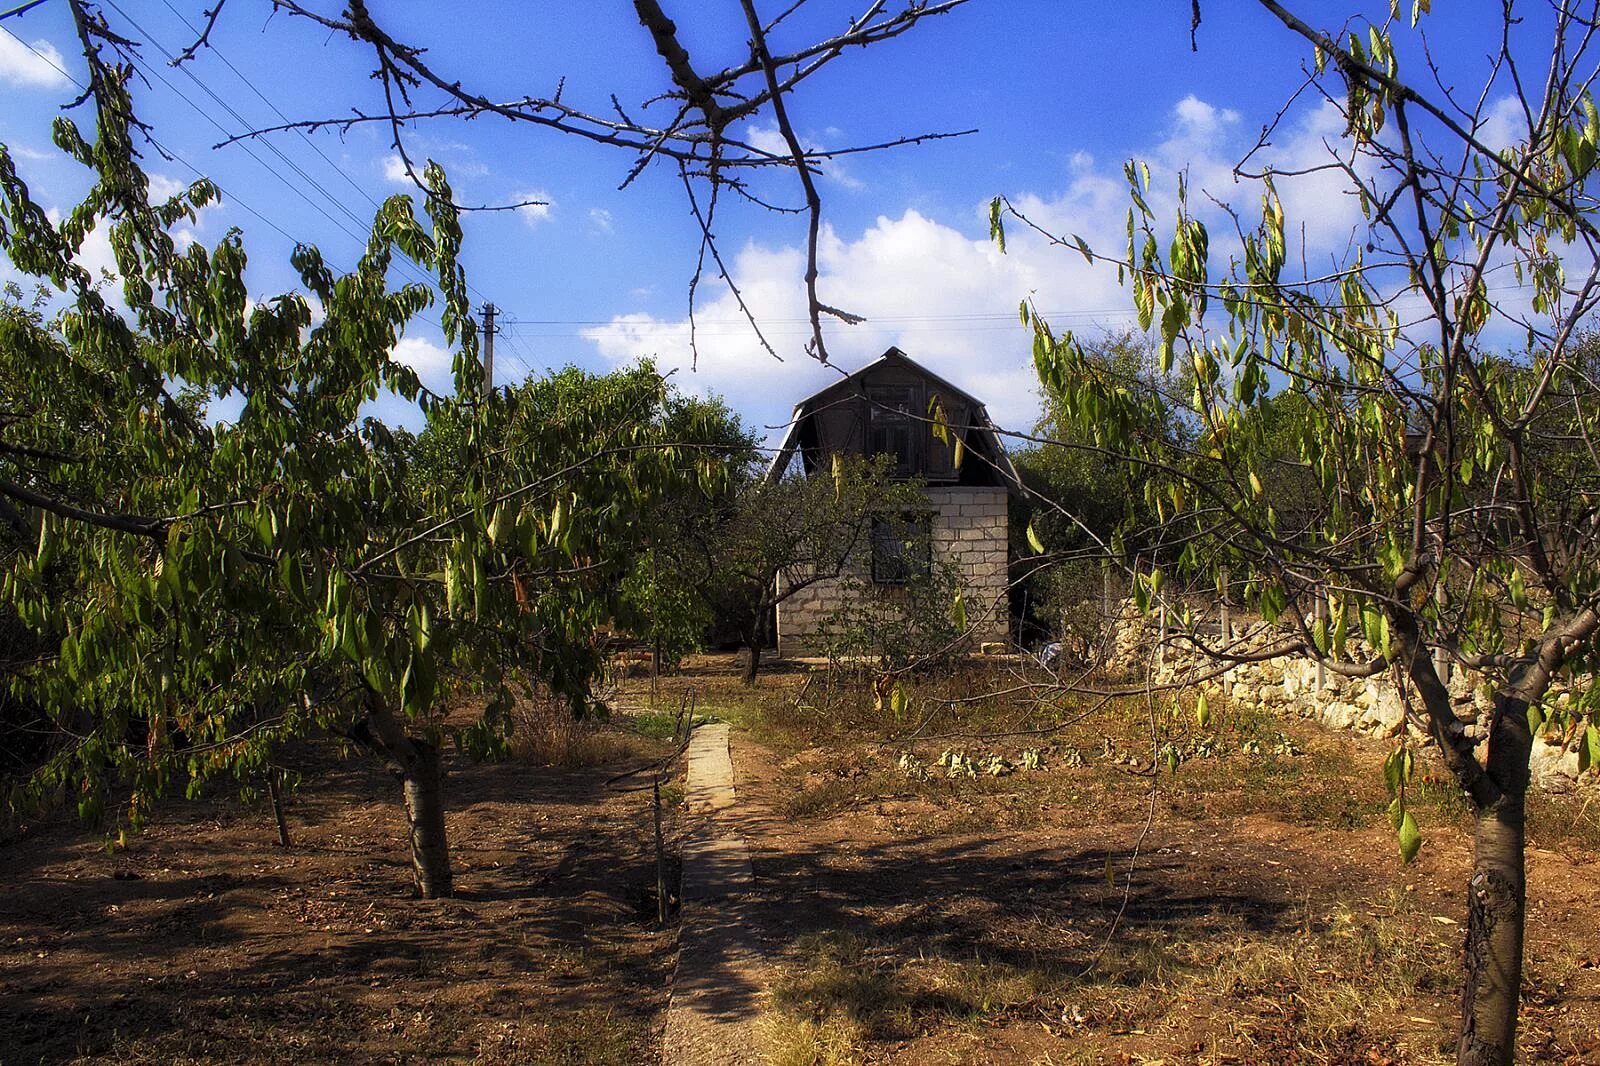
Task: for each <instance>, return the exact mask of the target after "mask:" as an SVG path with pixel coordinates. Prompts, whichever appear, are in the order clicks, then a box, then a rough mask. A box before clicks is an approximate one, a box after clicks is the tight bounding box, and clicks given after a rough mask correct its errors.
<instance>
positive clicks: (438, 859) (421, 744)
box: [366, 689, 454, 899]
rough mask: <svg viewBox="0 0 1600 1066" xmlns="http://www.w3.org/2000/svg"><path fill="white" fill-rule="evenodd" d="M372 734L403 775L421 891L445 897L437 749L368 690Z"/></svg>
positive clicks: (446, 851) (445, 844) (447, 880)
mask: <svg viewBox="0 0 1600 1066" xmlns="http://www.w3.org/2000/svg"><path fill="white" fill-rule="evenodd" d="M366 724H367V727H368V731H369V734H370V736H369V739H370V741H371V742H372V743H373V745H374V746H375V747H377V748H379V750H381V751H382V752H383V754H384V757H385V758H386V759H387V760H388V762H389V765H390V766H391V767H392V768H393V769H394V771H395V774H396V776H398V777H399V778H400V785H401V789H402V791H403V792H404V795H405V805H406V822H407V823H408V825H409V826H410V830H411V869H412V875H413V877H414V879H415V882H416V888H417V895H419V896H421V897H422V898H423V899H443V898H445V897H448V896H450V895H451V894H452V892H453V890H454V886H453V885H452V883H451V875H450V847H449V841H448V838H447V837H446V836H445V828H444V771H443V766H442V763H441V761H440V758H439V749H438V748H437V747H436V746H435V745H434V744H433V743H432V742H431V741H429V740H427V739H425V738H423V737H413V736H410V735H408V734H407V733H406V731H405V730H404V729H403V728H402V727H401V725H400V722H399V721H398V720H397V719H396V718H395V716H394V715H393V713H391V711H390V710H389V706H388V704H386V703H385V702H384V701H383V697H382V696H381V695H379V694H378V693H376V692H373V691H372V690H370V689H369V690H368V691H367V718H366Z"/></svg>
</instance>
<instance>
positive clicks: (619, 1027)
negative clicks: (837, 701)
mask: <svg viewBox="0 0 1600 1066" xmlns="http://www.w3.org/2000/svg"><path fill="white" fill-rule="evenodd" d="M612 770H614V768H612ZM610 772H612V771H611V770H608V769H607V768H603V767H599V768H588V769H581V770H566V769H548V768H542V767H530V766H528V765H525V764H520V763H515V762H509V763H502V764H495V765H489V764H469V763H457V764H455V765H453V766H452V767H451V772H450V774H449V777H448V779H447V782H446V790H447V791H446V797H447V804H448V807H449V813H448V815H447V823H448V828H449V832H450V834H451V838H452V843H453V854H452V858H453V860H454V864H455V871H456V887H457V892H458V896H457V898H455V899H449V900H439V901H429V902H423V901H419V900H415V899H413V898H412V897H411V875H410V867H409V861H408V857H407V854H406V852H405V850H404V847H405V845H404V840H405V836H404V822H403V816H402V814H401V811H400V808H399V803H398V786H397V785H396V784H395V783H394V781H393V780H392V779H391V778H390V777H389V776H388V775H387V774H384V773H383V772H381V771H380V770H378V769H376V768H374V767H372V766H370V765H367V764H363V763H346V764H334V765H331V766H327V765H324V766H320V767H319V768H318V769H317V772H316V773H315V774H308V775H307V783H306V785H305V786H304V788H303V789H302V790H301V791H300V793H299V794H298V795H297V796H296V797H295V799H294V800H293V803H292V805H291V807H290V810H289V820H290V823H291V827H292V831H293V834H294V847H293V848H291V849H289V850H283V849H280V848H278V847H277V846H276V845H275V835H274V831H273V829H272V824H271V817H270V815H269V814H268V813H267V812H266V811H265V810H263V809H260V808H257V807H246V806H244V805H241V804H239V803H236V802H220V801H216V802H206V803H188V804H170V805H168V809H166V810H165V811H163V812H162V814H161V817H160V818H159V819H158V821H157V823H156V824H155V825H154V826H153V827H152V828H151V829H149V830H148V831H147V832H146V833H145V834H143V835H142V836H139V837H137V838H135V839H133V840H132V841H131V843H130V845H129V846H128V847H127V848H126V849H125V850H121V851H118V852H116V853H115V854H108V853H107V851H106V850H105V848H104V847H103V845H102V843H101V841H99V840H98V839H89V838H86V837H85V835H84V834H83V833H81V832H80V831H77V830H76V829H74V828H72V827H69V826H55V827H47V828H43V829H38V830H35V831H34V832H32V833H30V834H29V835H28V836H27V837H26V838H25V839H23V840H21V841H18V842H15V843H13V844H11V845H9V846H6V847H5V848H3V849H0V863H3V864H4V866H5V868H6V870H7V873H8V877H7V879H6V882H7V891H6V893H5V895H4V897H3V898H0V944H3V945H4V950H0V1062H4V1063H7V1064H11V1063H35V1062H51V1063H54V1062H71V1061H80V1060H83V1061H90V1060H100V1059H110V1060H114V1061H117V1062H152V1063H154V1062H160V1063H179V1062H265V1061H277V1062H284V1061H343V1062H402V1061H421V1060H429V1061H434V1060H445V1061H467V1062H471V1061H478V1062H529V1063H594V1064H612V1063H615V1064H617V1066H634V1064H637V1063H640V1062H645V1061H649V1060H651V1059H652V1058H653V1057H654V1055H655V1054H656V1051H657V1047H658V1043H659V1027H660V1020H661V1014H662V1011H663V1009H664V1007H665V1002H666V989H667V984H668V977H669V975H670V973H671V967H672V961H673V950H674V933H673V932H672V931H670V930H668V931H661V930H658V929H656V928H654V926H653V924H652V923H653V917H654V911H655V904H654V898H653V892H654V884H655V870H654V851H653V843H652V840H651V836H650V834H651V828H650V820H649V817H650V815H649V798H648V794H647V793H646V794H639V793H631V794H629V793H618V792H616V791H613V790H608V789H607V788H606V787H605V786H604V780H605V778H606V777H607V776H609V773H610Z"/></svg>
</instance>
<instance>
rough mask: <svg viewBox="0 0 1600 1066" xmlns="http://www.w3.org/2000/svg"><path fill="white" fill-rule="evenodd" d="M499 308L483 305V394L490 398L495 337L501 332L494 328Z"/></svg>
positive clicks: (487, 304) (492, 384) (492, 305)
mask: <svg viewBox="0 0 1600 1066" xmlns="http://www.w3.org/2000/svg"><path fill="white" fill-rule="evenodd" d="M499 310H500V309H499V308H497V307H495V305H494V304H490V303H486V304H484V305H483V394H484V396H488V395H489V394H490V393H491V392H493V391H494V335H495V334H496V333H498V332H500V331H499V330H497V329H495V328H494V316H495V315H497V314H498V313H499Z"/></svg>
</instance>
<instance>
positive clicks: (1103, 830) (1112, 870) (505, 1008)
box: [0, 656, 1600, 1066]
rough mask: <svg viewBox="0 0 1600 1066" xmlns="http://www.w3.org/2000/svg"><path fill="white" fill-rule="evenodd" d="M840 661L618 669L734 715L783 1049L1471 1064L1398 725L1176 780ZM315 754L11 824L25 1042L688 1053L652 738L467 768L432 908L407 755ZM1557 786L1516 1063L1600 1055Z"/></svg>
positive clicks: (612, 1060) (1205, 739)
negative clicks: (1394, 766)
mask: <svg viewBox="0 0 1600 1066" xmlns="http://www.w3.org/2000/svg"><path fill="white" fill-rule="evenodd" d="M820 676H821V675H816V676H813V675H811V674H810V673H808V672H807V671H805V670H803V669H797V668H790V669H787V670H778V671H774V672H771V673H769V674H766V675H765V676H764V677H763V678H762V679H761V682H760V684H759V685H758V686H757V688H756V689H754V690H750V689H746V688H744V687H743V686H741V685H739V684H738V682H737V680H736V670H735V664H734V662H733V660H732V657H730V656H712V657H697V658H695V659H693V660H691V661H690V662H689V663H687V664H686V668H685V669H684V670H683V672H682V673H680V674H677V675H675V676H672V677H668V678H662V679H661V680H660V682H659V684H658V686H657V691H656V693H655V694H654V696H652V694H651V686H650V683H649V682H648V681H647V680H645V679H640V678H638V677H635V678H633V679H632V680H630V681H628V682H627V683H626V691H625V693H624V696H625V698H624V700H623V702H624V703H626V704H628V705H630V706H631V707H632V708H634V710H635V711H637V710H640V709H642V708H645V707H648V706H649V705H651V704H654V706H656V707H658V708H661V709H662V710H663V711H664V712H666V713H667V714H668V716H670V711H671V710H672V709H674V708H676V707H677V706H679V704H680V701H682V700H685V699H687V698H691V697H692V699H693V701H694V703H695V704H696V706H697V708H698V710H699V711H700V712H702V713H709V714H714V715H716V716H718V717H720V718H723V719H726V720H729V721H731V722H733V723H734V725H735V727H736V728H735V730H734V740H733V756H734V762H735V773H736V783H737V787H738V790H739V793H738V795H739V806H740V808H741V811H742V813H743V815H744V817H742V819H741V825H742V826H743V827H745V831H746V832H748V833H749V835H750V845H751V849H752V854H753V857H754V867H755V875H756V883H757V889H758V892H757V894H756V897H755V898H754V899H753V900H751V901H750V905H749V906H748V908H746V909H744V911H742V913H746V914H748V915H749V916H750V921H751V925H752V929H751V939H752V941H753V942H754V943H755V944H757V945H759V948H760V950H761V952H762V954H763V955H765V956H766V957H767V958H768V959H769V960H771V962H772V963H773V965H772V966H771V967H770V968H769V970H770V972H774V973H776V974H777V977H776V978H775V979H774V980H773V981H772V982H771V985H770V987H769V988H767V989H766V990H765V992H764V995H763V997H762V1000H761V1002H762V1009H761V1017H760V1018H759V1019H758V1030H759V1031H760V1032H761V1034H762V1042H763V1050H764V1054H765V1055H766V1056H767V1057H768V1060H769V1061H770V1062H772V1063H774V1064H775V1066H843V1064H847V1063H893V1064H903V1066H913V1064H915V1066H922V1064H925V1063H974V1064H978V1063H995V1064H1008V1066H1009V1064H1017V1066H1022V1064H1026V1066H1036V1064H1037V1066H1066V1064H1075V1066H1089V1064H1112V1066H1134V1064H1139V1066H1158V1064H1159V1066H1180V1064H1186V1066H1220V1064H1224V1063H1240V1064H1257V1063H1274V1064H1276V1063H1285V1064H1308V1066H1309V1064H1313V1063H1315V1064H1349V1066H1358V1064H1359V1066H1397V1064H1401V1063H1404V1064H1431V1063H1441V1062H1444V1061H1446V1060H1447V1059H1448V1058H1449V1054H1448V1049H1449V1047H1450V1045H1451V1041H1452V1037H1453V1026H1454V1015H1455V1009H1456V1002H1457V997H1458V987H1459V971H1458V964H1459V953H1460V946H1461V938H1462V929H1461V925H1460V922H1461V921H1462V920H1463V917H1464V902H1463V901H1464V877H1465V871H1466V870H1467V863H1468V857H1469V856H1468V839H1467V836H1466V835H1465V832H1464V830H1465V828H1466V816H1465V812H1464V809H1463V808H1462V806H1461V804H1460V801H1459V799H1456V798H1454V797H1453V795H1452V793H1451V791H1450V790H1449V789H1448V788H1442V787H1439V786H1437V785H1428V784H1426V783H1425V782H1419V783H1418V785H1417V787H1416V791H1415V794H1414V795H1413V797H1412V799H1413V807H1414V809H1415V810H1416V812H1417V815H1418V819H1419V821H1421V822H1422V824H1423V828H1424V832H1425V835H1426V843H1425V845H1424V847H1423V850H1422V853H1421V855H1420V856H1419V858H1418V859H1417V861H1416V862H1415V863H1414V864H1412V865H1411V866H1408V867H1405V866H1401V865H1400V863H1399V861H1398V858H1397V856H1396V848H1395V843H1394V837H1393V833H1392V831H1391V830H1390V829H1389V828H1388V823H1387V818H1386V815H1385V813H1384V808H1385V805H1386V803H1387V801H1388V797H1387V795H1386V794H1385V793H1384V789H1383V786H1382V783H1381V776H1380V774H1379V773H1378V764H1379V762H1380V761H1381V759H1382V758H1383V755H1384V754H1385V752H1386V751H1387V750H1388V744H1387V743H1380V742H1368V741H1362V740H1359V739H1355V738H1351V737H1346V736H1334V735H1331V734H1328V733H1326V732H1323V731H1320V730H1317V729H1315V728H1314V727H1312V726H1310V725H1308V724H1306V723H1304V722H1301V721H1299V720H1289V721H1279V720H1277V719H1266V718H1261V717H1258V716H1252V715H1250V714H1248V713H1245V712H1243V711H1241V710H1237V709H1233V710H1230V709H1228V708H1216V709H1214V714H1215V717H1216V723H1215V724H1214V725H1213V726H1211V727H1210V728H1209V729H1207V730H1205V731H1203V732H1202V731H1198V730H1196V729H1195V728H1193V727H1192V726H1184V725H1182V724H1181V721H1180V718H1179V716H1177V715H1174V716H1172V720H1171V721H1164V722H1163V723H1161V724H1160V726H1159V730H1157V732H1158V733H1159V735H1158V736H1157V737H1156V739H1157V740H1158V741H1161V742H1164V743H1173V744H1175V745H1178V746H1179V747H1180V748H1181V750H1182V752H1183V754H1184V761H1183V763H1182V765H1181V766H1180V767H1179V769H1178V771H1177V772H1176V773H1175V774H1170V773H1163V774H1161V775H1158V776H1157V778H1156V782H1157V786H1158V787H1157V790H1156V792H1155V794H1154V795H1153V796H1152V795H1151V792H1150V788H1149V785H1150V781H1151V778H1150V776H1149V775H1147V774H1145V773H1143V770H1144V769H1145V768H1146V767H1147V765H1148V762H1149V757H1148V756H1149V751H1150V748H1151V743H1152V740H1151V730H1152V728H1154V719H1150V720H1149V721H1147V720H1146V716H1145V714H1144V710H1143V709H1142V708H1136V709H1134V710H1133V711H1128V710H1127V709H1123V710H1121V711H1118V710H1116V709H1115V708H1113V709H1110V710H1108V711H1107V712H1104V713H1101V714H1097V715H1095V716H1092V717H1090V718H1087V719H1084V720H1082V721H1075V719H1076V718H1077V715H1076V713H1075V711H1074V710H1073V708H1072V707H1070V706H1068V705H1066V704H1062V705H1059V706H1041V705H1028V706H1023V705H1022V704H1019V703H1015V702H1012V703H1007V702H1006V701H1004V700H1002V701H996V702H994V703H993V704H992V705H991V704H990V703H984V702H977V703H973V704H959V705H945V704H940V703H939V702H938V701H939V699H941V698H951V697H957V698H959V697H960V696H963V695H970V694H973V693H976V692H979V691H983V690H985V689H986V687H987V688H993V687H995V684H996V682H997V681H1000V680H1004V678H1003V677H1001V676H1000V675H997V674H983V673H978V674H967V675H962V676H958V677H955V678H953V679H949V680H947V681H944V682H931V681H917V682H915V683H914V684H913V686H912V692H911V707H910V709H909V711H908V713H907V714H906V715H905V716H904V720H898V721H897V720H892V719H891V718H889V717H887V712H880V711H877V710H875V709H874V708H873V707H872V706H871V698H870V695H869V694H868V693H867V692H866V691H865V690H864V689H862V688H860V687H856V686H852V685H850V684H845V683H838V684H834V683H832V682H827V681H822V680H818V678H819V677H820ZM941 686H942V687H941ZM630 721H632V722H639V721H641V719H629V718H626V717H625V718H624V719H623V724H627V723H628V722H630ZM1060 722H1066V723H1068V724H1067V725H1065V726H1064V727H1062V728H1059V729H1058V728H1055V725H1056V724H1057V723H1060ZM1175 723H1177V724H1175ZM657 724H658V725H659V721H658V722H657ZM1034 729H1037V730H1042V731H1041V732H1036V733H1026V732H1023V731H1025V730H1034ZM912 732H916V733H917V737H918V738H917V739H914V740H907V739H904V738H905V737H906V736H907V734H910V733H912ZM998 733H1006V734H1011V735H1007V736H995V735H994V734H998ZM1030 752H1031V753H1032V754H1033V756H1036V757H1037V759H1038V762H1039V767H1040V768H1039V769H1029V768H1025V767H1026V766H1027V765H1028V764H1029V762H1030V761H1031V760H1030V757H1029V753H1030ZM593 754H594V753H591V755H593ZM302 755H303V758H304V761H305V766H304V768H305V769H306V770H307V771H308V772H307V775H306V781H305V784H304V786H303V788H302V789H301V791H300V792H299V793H298V794H297V796H296V797H295V799H294V800H293V802H292V804H291V806H290V809H289V820H290V824H291V828H292V831H293V833H294V836H295V842H294V843H295V846H294V847H293V848H292V849H289V850H287V851H286V850H283V849H280V848H278V847H277V846H276V845H275V843H274V833H273V830H272V825H271V818H270V815H269V814H268V812H267V811H266V809H265V807H264V806H263V805H244V804H241V803H239V802H237V801H235V800H232V799H213V800H209V801H204V802H195V803H181V802H179V803H171V804H168V805H167V807H166V808H165V809H164V810H163V811H162V812H161V816H160V817H159V818H158V819H157V820H156V822H155V824H154V826H153V827H152V828H151V829H150V830H149V831H147V832H146V833H145V834H144V835H142V836H140V837H137V838H135V839H134V840H133V841H132V843H131V844H130V846H129V847H128V848H126V849H125V850H122V851H118V852H116V853H115V854H110V853H108V852H107V851H106V850H105V849H104V847H103V846H102V843H101V841H100V840H99V838H97V837H94V836H92V835H86V834H84V833H83V832H82V831H80V830H78V829H76V828H74V827H72V826H69V825H65V824H47V825H42V826H39V827H36V828H35V829H33V830H32V831H30V832H29V833H28V834H27V835H26V836H25V837H24V838H23V839H21V840H19V841H16V842H13V843H11V844H7V845H0V873H3V875H4V883H5V885H6V892H5V893H4V894H3V895H0V1064H4V1066H17V1064H22V1063H28V1064H31V1063H36V1062H48V1063H61V1062H78V1061H96V1062H118V1063H199V1062H207V1063H210V1062H251V1063H253V1062H329V1061H345V1062H363V1063H364V1062H413V1061H433V1060H443V1061H459V1062H484V1063H535V1064H556V1063H560V1064H574V1066H578V1064H596V1066H611V1064H618V1066H621V1064H627V1066H633V1064H643V1063H651V1062H654V1061H656V1059H657V1057H658V1055H659V1048H660V1037H661V1031H662V1027H663V1024H664V1016H665V1010H666V1006H667V997H668V988H669V985H670V982H671V978H672V973H673V968H674V964H675V959H676V951H677V940H676V938H677V935H678V934H677V929H676V927H675V926H669V927H668V928H666V929H659V928H657V927H656V925H655V923H654V897H653V890H654V889H653V886H654V855H653V846H652V842H651V822H650V818H649V807H648V804H647V798H646V797H647V795H648V794H640V793H620V792H617V791H615V790H614V789H608V788H607V787H606V785H605V780H606V778H607V777H608V776H610V775H611V774H613V773H615V772H616V771H617V770H618V769H619V768H620V767H621V766H623V765H624V764H629V765H631V764H634V763H636V762H637V759H636V757H634V758H631V759H623V758H621V757H620V756H611V757H607V756H605V753H604V751H603V750H602V751H600V754H599V755H598V756H595V757H594V758H589V759H587V760H578V761H591V762H595V763H596V765H592V766H584V767H581V768H566V769H556V768H550V767H546V766H539V765H532V764H530V763H528V762H526V761H511V762H506V763H500V764H470V763H465V762H459V761H458V762H454V763H452V766H451V773H450V776H449V779H448V782H447V790H448V792H447V795H448V803H449V815H448V818H449V828H450V832H451V835H452V838H453V841H454V851H453V857H454V861H455V870H456V878H457V887H458V889H459V893H460V894H459V896H458V898H456V899H451V900H443V901H437V902H420V901H417V900H414V899H413V898H411V891H410V871H409V866H408V862H407V856H406V853H405V850H404V842H403V841H404V837H403V832H402V828H403V827H402V821H401V813H400V809H399V805H398V802H397V796H396V795H395V793H396V792H397V788H396V785H395V784H394V782H393V781H392V780H391V779H390V778H389V777H388V776H387V775H386V774H384V773H383V772H382V771H381V770H379V769H377V768H376V767H374V766H372V765H371V764H369V763H365V762H361V761H354V762H345V763H341V762H335V761H332V760H331V757H330V756H329V755H328V754H327V753H326V752H325V751H322V750H321V749H310V750H308V751H307V752H304V753H302ZM941 756H944V759H943V760H941ZM952 757H953V758H952ZM996 758H998V759H1000V760H1001V761H1002V762H1003V764H1004V768H1005V769H1004V772H1002V773H999V774H997V775H991V774H990V773H989V772H988V767H989V766H990V765H991V763H992V762H993V760H994V759H996ZM962 759H966V760H969V762H968V763H965V764H963V763H962ZM941 761H942V762H943V763H944V765H941ZM951 761H954V762H956V763H957V764H958V766H960V765H971V766H972V767H973V768H974V772H973V773H972V774H971V775H970V776H969V775H968V774H966V773H965V772H963V771H956V772H952V771H951V770H950V769H949V766H948V764H949V763H950V762H951ZM671 791H673V790H669V792H671ZM670 799H671V797H670V796H669V800H670ZM1597 806H1600V805H1597ZM1532 819H1533V824H1532V828H1531V837H1532V843H1533V847H1532V850H1531V853H1530V858H1529V868H1530V878H1529V879H1530V917H1529V923H1528V936H1529V943H1528V971H1527V979H1526V982H1525V988H1524V1010H1523V1015H1522V1018H1523V1024H1522V1041H1521V1042H1522V1061H1526V1062H1529V1063H1534V1062H1537V1063H1564V1064H1570V1066H1581V1064H1590V1066H1594V1064H1600V941H1596V939H1595V937H1594V920H1595V916H1596V915H1597V914H1600V877H1597V874H1600V821H1597V820H1596V811H1595V809H1593V808H1591V807H1590V806H1589V805H1587V804H1586V803H1584V802H1583V801H1582V800H1575V799H1568V798H1560V799H1554V800H1552V799H1545V798H1541V799H1539V800H1538V801H1537V802H1536V803H1535V804H1534V808H1533V816H1532ZM670 829H671V826H670V825H669V830H670Z"/></svg>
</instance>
